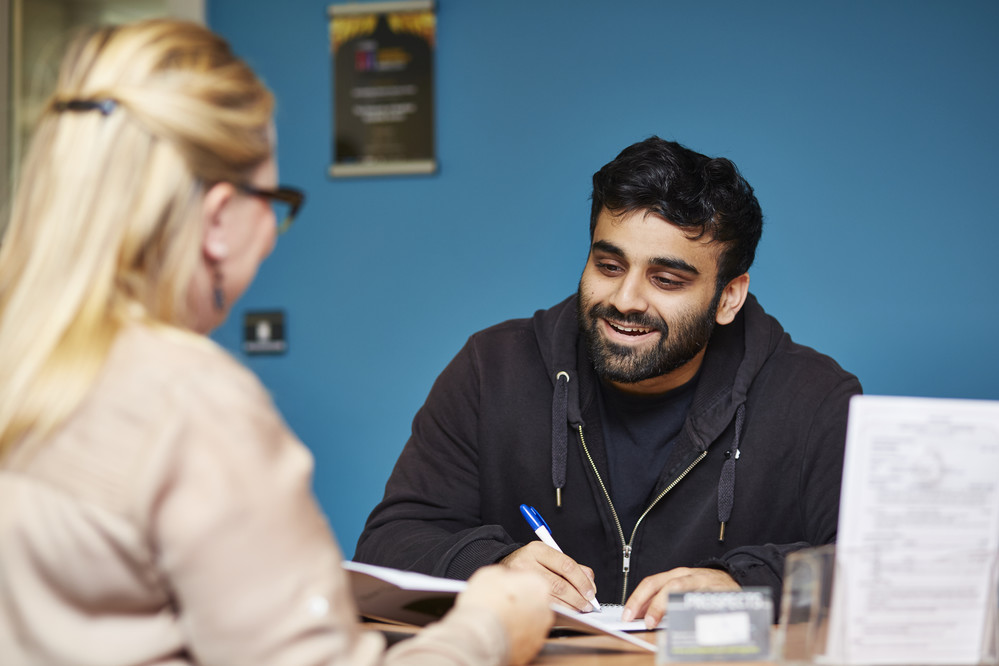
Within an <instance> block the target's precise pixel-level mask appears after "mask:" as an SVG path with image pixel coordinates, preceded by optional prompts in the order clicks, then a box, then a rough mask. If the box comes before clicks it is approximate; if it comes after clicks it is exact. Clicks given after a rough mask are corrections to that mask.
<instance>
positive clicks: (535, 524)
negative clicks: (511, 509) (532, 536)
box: [520, 504, 552, 534]
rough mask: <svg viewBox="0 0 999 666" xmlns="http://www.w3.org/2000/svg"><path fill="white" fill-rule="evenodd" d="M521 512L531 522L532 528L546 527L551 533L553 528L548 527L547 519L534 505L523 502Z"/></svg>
mask: <svg viewBox="0 0 999 666" xmlns="http://www.w3.org/2000/svg"><path fill="white" fill-rule="evenodd" d="M520 513H522V514H523V515H524V518H525V519H526V520H527V522H528V523H530V525H531V529H535V530H536V529H538V528H540V527H544V528H545V529H546V530H548V533H549V534H551V531H552V528H550V527H548V523H546V522H545V519H544V518H542V517H541V514H540V513H538V510H537V509H535V508H534V507H533V506H528V505H527V504H521V505H520Z"/></svg>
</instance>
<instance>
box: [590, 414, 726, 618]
mask: <svg viewBox="0 0 999 666" xmlns="http://www.w3.org/2000/svg"><path fill="white" fill-rule="evenodd" d="M576 428H577V429H578V430H579V442H580V444H582V445H583V453H585V454H586V459H587V460H589V461H590V468H592V469H593V474H594V475H596V477H597V483H599V484H600V490H601V491H603V493H604V499H606V500H607V505H608V506H609V507H610V510H611V515H612V516H613V517H614V525H615V526H616V527H617V534H618V537H619V538H620V539H621V572H622V573H623V574H624V585H623V586H622V587H621V605H622V606H623V605H624V603H625V602H626V601H627V600H628V599H627V594H628V573H629V572H630V571H631V544H633V543H634V542H635V535H636V534H638V526H639V525H641V524H642V520H644V519H645V516H647V515H648V514H649V511H652V509H653V507H655V505H656V504H658V503H659V500H661V499H662V498H663V497H665V496H666V493H668V492H669V491H671V490H673V488H674V487H676V484H678V483H680V481H681V480H683V477H685V476H687V475H688V474H689V473H690V470H692V469H694V466H695V465H696V464H697V463H699V462H701V461H702V460H704V458H705V456H707V455H708V452H707V451H701V455H699V456H697V458H695V459H694V461H693V462H691V463H690V464H689V465H688V466H687V469H685V470H683V472H681V473H680V475H679V476H677V477H676V478H675V479H673V481H671V482H670V484H669V485H668V486H666V487H665V488H663V491H662V492H661V493H659V494H658V495H656V498H655V499H654V500H652V503H651V504H649V506H648V507H647V508H646V509H645V511H643V512H642V515H640V516H639V517H638V520H637V521H636V522H635V528H634V529H633V530H632V531H631V539H630V540H628V541H625V540H624V529H623V528H622V527H621V520H620V519H619V518H618V517H617V510H616V509H615V508H614V502H612V501H611V498H610V493H609V492H607V486H605V485H604V480H603V479H602V478H600V472H598V471H597V465H596V463H594V462H593V456H591V455H590V449H589V447H587V446H586V438H585V437H583V426H581V425H578V426H576Z"/></svg>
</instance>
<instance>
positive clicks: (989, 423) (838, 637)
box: [825, 396, 999, 665]
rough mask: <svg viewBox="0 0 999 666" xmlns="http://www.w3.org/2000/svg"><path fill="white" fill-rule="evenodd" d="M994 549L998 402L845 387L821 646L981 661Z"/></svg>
mask: <svg viewBox="0 0 999 666" xmlns="http://www.w3.org/2000/svg"><path fill="white" fill-rule="evenodd" d="M997 552H999V402H995V401H974V400H948V399H931V398H893V397H881V396H857V397H854V398H853V400H852V401H851V403H850V416H849V425H848V428H847V447H846V459H845V465H844V473H843V494H842V499H841V502H840V516H839V534H838V537H837V546H836V577H835V581H834V588H833V597H832V608H831V610H830V631H829V640H828V643H827V645H826V655H825V656H826V658H827V659H828V660H829V661H830V662H832V663H842V664H870V665H874V664H919V665H922V664H950V665H954V664H977V663H980V661H981V659H982V657H983V655H985V654H988V653H990V652H991V651H992V650H994V649H995V646H994V644H993V641H994V640H995V632H996V628H995V625H996V622H997V619H996V603H997V595H996V590H997Z"/></svg>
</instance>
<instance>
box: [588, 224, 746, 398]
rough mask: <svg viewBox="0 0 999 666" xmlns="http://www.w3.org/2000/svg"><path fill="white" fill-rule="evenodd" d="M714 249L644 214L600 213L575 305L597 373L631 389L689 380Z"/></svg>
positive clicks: (706, 321)
mask: <svg viewBox="0 0 999 666" xmlns="http://www.w3.org/2000/svg"><path fill="white" fill-rule="evenodd" d="M721 251H722V245H721V244H720V243H711V242H710V239H705V238H700V239H691V238H690V237H689V236H688V235H687V233H686V232H685V231H684V230H682V229H680V228H679V227H677V226H675V225H673V224H670V223H669V222H667V221H666V220H664V219H662V218H661V217H659V216H657V215H654V214H651V213H647V211H644V210H638V211H633V212H630V213H624V214H622V215H613V214H612V213H610V212H608V211H607V210H606V209H604V210H603V211H601V213H600V216H599V217H598V218H597V224H596V227H595V229H594V231H593V243H592V244H591V246H590V255H589V258H588V259H587V262H586V267H585V268H584V269H583V275H582V277H581V278H580V280H579V305H578V308H579V311H578V316H579V328H580V332H581V333H582V335H583V338H584V340H585V342H586V344H587V347H588V349H589V351H590V357H591V358H592V360H593V363H594V367H595V368H596V370H597V374H599V375H600V376H601V377H603V378H604V379H606V380H608V381H610V382H612V383H614V384H615V385H617V386H619V388H622V389H623V390H628V391H634V392H664V391H668V390H670V389H672V388H675V387H677V386H680V385H682V384H684V383H685V382H686V381H688V380H689V379H691V378H692V377H693V376H694V375H695V374H696V372H697V370H698V368H699V367H700V364H701V361H702V360H703V358H704V350H705V348H706V346H707V343H708V339H709V338H710V337H711V332H712V330H713V329H714V325H715V323H716V311H717V309H718V302H719V298H720V297H721V296H722V292H721V291H719V290H718V289H717V284H716V282H717V280H716V278H717V274H718V257H719V255H720V253H721ZM722 323H728V321H725V322H722Z"/></svg>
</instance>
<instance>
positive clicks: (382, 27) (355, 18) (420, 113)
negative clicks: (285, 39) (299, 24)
mask: <svg viewBox="0 0 999 666" xmlns="http://www.w3.org/2000/svg"><path fill="white" fill-rule="evenodd" d="M328 14H329V32H330V51H331V54H332V58H333V162H332V165H331V166H330V175H331V176H334V177H339V176H370V175H382V174H415V173H433V172H434V171H436V170H437V160H436V156H435V149H434V76H433V65H434V50H435V42H436V25H437V17H436V15H435V13H434V3H433V0H406V1H400V2H364V3H350V4H343V5H330V6H329V9H328Z"/></svg>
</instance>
